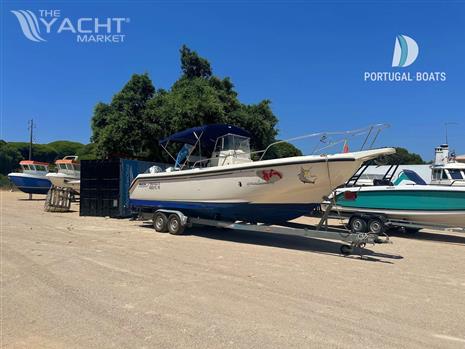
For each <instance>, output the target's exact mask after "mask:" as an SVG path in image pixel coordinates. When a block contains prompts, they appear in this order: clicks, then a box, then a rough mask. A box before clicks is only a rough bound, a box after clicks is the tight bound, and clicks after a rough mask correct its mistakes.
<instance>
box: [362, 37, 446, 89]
mask: <svg viewBox="0 0 465 349" xmlns="http://www.w3.org/2000/svg"><path fill="white" fill-rule="evenodd" d="M419 52H420V50H419V48H418V44H417V42H416V41H415V40H414V39H412V38H411V37H410V36H407V35H397V36H396V39H395V42H394V52H393V55H392V67H393V68H401V69H400V70H398V71H396V70H394V71H366V72H364V74H363V79H364V81H366V82H384V81H393V82H397V81H404V82H413V81H416V82H427V81H432V82H443V81H446V79H447V75H446V73H445V72H443V71H415V72H414V71H409V70H407V71H402V70H403V68H406V67H408V66H410V65H412V64H413V63H414V62H415V61H416V60H417V58H418V54H419Z"/></svg>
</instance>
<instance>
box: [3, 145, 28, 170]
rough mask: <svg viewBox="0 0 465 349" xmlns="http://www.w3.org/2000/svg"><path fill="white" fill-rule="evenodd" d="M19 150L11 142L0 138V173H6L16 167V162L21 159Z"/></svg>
mask: <svg viewBox="0 0 465 349" xmlns="http://www.w3.org/2000/svg"><path fill="white" fill-rule="evenodd" d="M23 159H24V158H23V156H22V155H21V152H20V151H19V150H18V149H16V147H14V146H12V145H11V144H9V143H7V142H5V141H3V140H0V173H1V174H4V175H6V174H8V173H10V172H12V171H13V170H15V169H16V168H18V167H19V166H18V163H19V162H20V161H21V160H23Z"/></svg>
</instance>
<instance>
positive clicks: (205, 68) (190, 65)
mask: <svg viewBox="0 0 465 349" xmlns="http://www.w3.org/2000/svg"><path fill="white" fill-rule="evenodd" d="M179 52H180V53H181V69H182V72H183V73H184V76H185V77H187V78H188V79H191V78H209V77H210V76H211V75H212V69H211V67H210V63H209V62H208V61H207V60H206V59H205V58H202V57H200V56H199V55H198V54H197V52H195V51H191V50H190V49H189V48H188V47H187V46H186V45H182V47H181V50H179Z"/></svg>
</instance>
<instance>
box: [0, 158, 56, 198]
mask: <svg viewBox="0 0 465 349" xmlns="http://www.w3.org/2000/svg"><path fill="white" fill-rule="evenodd" d="M19 165H20V166H21V170H22V172H12V173H9V174H8V178H9V179H10V181H12V182H13V183H14V185H15V186H16V187H17V188H18V189H19V190H21V191H23V192H25V193H28V194H47V192H48V190H49V189H50V186H51V183H50V181H49V180H48V178H47V177H46V175H47V173H48V166H49V164H48V163H46V162H40V161H33V160H22V161H20V163H19Z"/></svg>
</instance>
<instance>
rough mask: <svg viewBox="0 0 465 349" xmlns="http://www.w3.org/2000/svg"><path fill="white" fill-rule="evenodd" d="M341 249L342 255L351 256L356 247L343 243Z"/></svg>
mask: <svg viewBox="0 0 465 349" xmlns="http://www.w3.org/2000/svg"><path fill="white" fill-rule="evenodd" d="M340 251H341V254H342V255H344V256H349V255H351V254H352V252H354V249H353V248H352V246H349V245H341V248H340Z"/></svg>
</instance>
